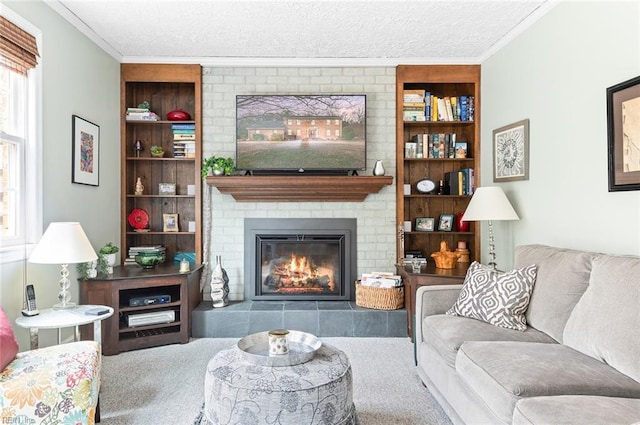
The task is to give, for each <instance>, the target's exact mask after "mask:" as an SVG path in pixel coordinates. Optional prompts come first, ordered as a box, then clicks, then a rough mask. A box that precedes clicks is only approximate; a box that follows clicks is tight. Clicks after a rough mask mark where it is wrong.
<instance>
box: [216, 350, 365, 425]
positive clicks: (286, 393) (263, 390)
mask: <svg viewBox="0 0 640 425" xmlns="http://www.w3.org/2000/svg"><path fill="white" fill-rule="evenodd" d="M352 379H353V377H352V375H351V364H350V363H349V359H348V358H347V355H346V354H345V353H344V352H342V351H340V350H339V349H337V348H335V347H333V346H331V345H327V344H323V345H322V346H321V347H320V348H319V349H318V351H317V353H316V355H315V357H314V358H313V359H311V360H310V361H308V362H306V363H302V364H298V365H294V366H283V367H271V366H262V365H255V364H253V363H250V362H248V361H247V360H246V358H245V357H243V356H242V355H241V352H240V349H239V348H238V347H234V348H232V349H229V350H223V351H220V352H219V353H218V354H216V355H215V356H214V357H213V358H212V359H211V360H210V361H209V364H208V366H207V372H206V375H205V383H204V392H205V402H204V403H205V408H204V416H205V418H206V419H207V420H208V422H209V423H211V424H227V423H241V424H255V425H257V424H274V423H277V424H290V425H316V424H323V425H325V424H327V425H328V424H334V425H355V424H357V419H356V412H355V406H354V405H353V385H352V384H353V381H352Z"/></svg>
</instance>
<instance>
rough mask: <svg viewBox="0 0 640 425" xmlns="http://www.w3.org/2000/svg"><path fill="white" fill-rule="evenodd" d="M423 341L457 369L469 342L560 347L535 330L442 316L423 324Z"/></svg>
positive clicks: (435, 316)
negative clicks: (535, 344) (458, 360)
mask: <svg viewBox="0 0 640 425" xmlns="http://www.w3.org/2000/svg"><path fill="white" fill-rule="evenodd" d="M422 337H423V338H424V341H428V343H429V344H430V345H431V346H432V347H433V348H434V349H435V351H437V352H438V354H439V355H440V356H441V357H442V358H443V359H444V361H445V362H446V363H447V364H448V365H449V366H451V367H452V368H453V367H455V362H456V355H457V354H458V349H459V348H460V346H461V345H462V343H463V342H465V341H527V342H543V343H554V344H555V343H556V341H555V340H554V339H553V338H551V337H550V336H549V335H547V334H545V333H543V332H540V331H538V330H536V329H533V328H527V330H526V331H524V332H521V331H516V330H513V329H505V328H501V327H498V326H493V325H491V324H489V323H485V322H481V321H479V320H475V319H469V318H466V317H459V316H451V315H446V314H438V315H434V316H427V317H425V318H424V320H423V321H422Z"/></svg>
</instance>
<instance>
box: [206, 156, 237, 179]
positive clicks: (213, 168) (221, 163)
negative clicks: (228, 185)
mask: <svg viewBox="0 0 640 425" xmlns="http://www.w3.org/2000/svg"><path fill="white" fill-rule="evenodd" d="M234 171H235V167H234V162H233V159H232V158H223V157H221V156H215V155H212V156H210V157H209V158H206V159H204V160H203V161H202V178H205V177H207V176H208V175H209V173H211V174H213V175H214V176H222V175H225V176H229V175H231V173H233V172H234Z"/></svg>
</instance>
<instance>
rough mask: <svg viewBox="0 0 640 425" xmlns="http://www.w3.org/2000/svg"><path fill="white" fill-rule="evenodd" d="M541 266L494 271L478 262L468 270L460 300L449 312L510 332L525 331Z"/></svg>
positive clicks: (472, 264)
mask: <svg viewBox="0 0 640 425" xmlns="http://www.w3.org/2000/svg"><path fill="white" fill-rule="evenodd" d="M536 272H537V266H535V265H531V266H527V267H523V268H521V269H517V270H512V271H510V272H500V271H497V270H493V269H490V268H488V267H485V266H483V265H481V264H480V263H478V262H476V261H474V262H473V263H471V265H470V266H469V269H468V270H467V275H466V277H465V278H464V284H463V285H462V289H461V290H460V296H459V297H458V300H457V301H456V303H455V304H454V305H453V307H451V308H450V309H449V311H447V314H451V315H454V316H463V317H469V318H471V319H477V320H481V321H483V322H487V323H491V324H492V325H495V326H500V327H503V328H507V329H515V330H518V331H524V330H526V329H527V321H526V319H525V317H524V314H525V312H526V311H527V308H528V307H529V300H530V299H531V291H532V290H533V284H534V283H535V281H536Z"/></svg>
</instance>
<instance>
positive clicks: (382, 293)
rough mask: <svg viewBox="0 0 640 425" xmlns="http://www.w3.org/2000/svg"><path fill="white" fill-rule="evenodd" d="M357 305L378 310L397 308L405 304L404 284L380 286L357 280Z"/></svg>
mask: <svg viewBox="0 0 640 425" xmlns="http://www.w3.org/2000/svg"><path fill="white" fill-rule="evenodd" d="M356 305H358V306H360V307H365V308H373V309H376V310H397V309H399V308H402V307H403V306H404V286H397V287H395V288H378V287H375V286H365V285H361V284H360V281H356Z"/></svg>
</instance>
